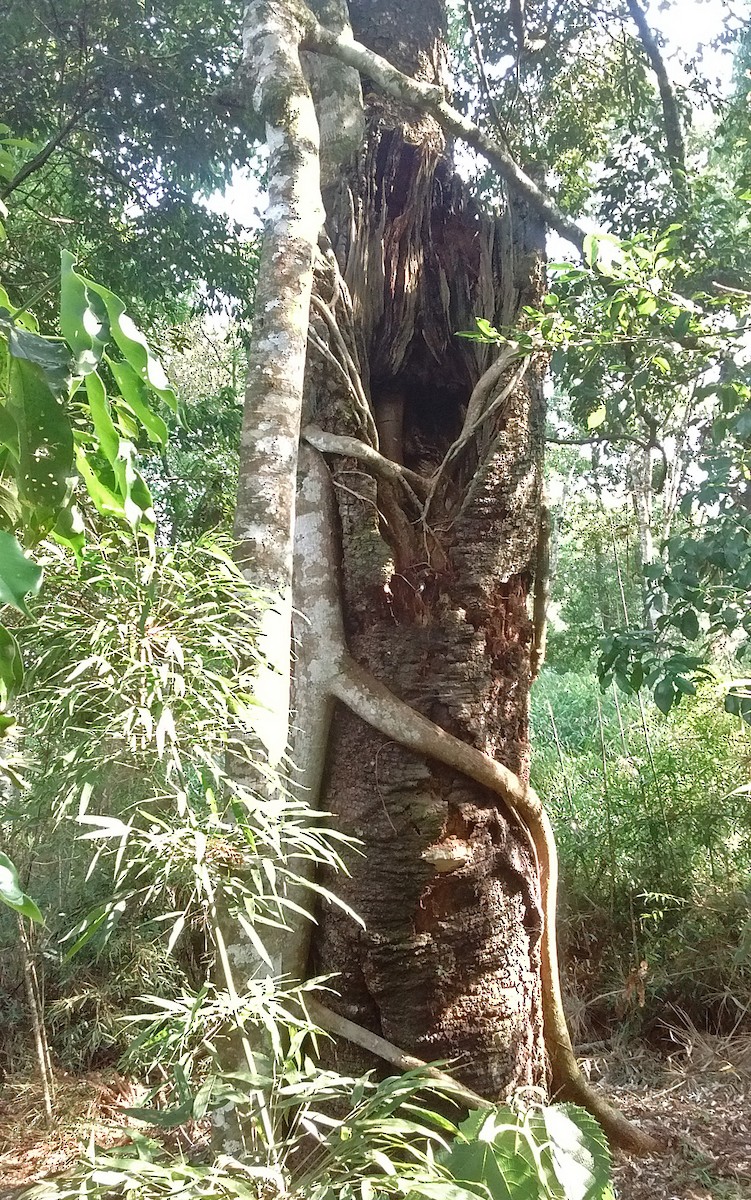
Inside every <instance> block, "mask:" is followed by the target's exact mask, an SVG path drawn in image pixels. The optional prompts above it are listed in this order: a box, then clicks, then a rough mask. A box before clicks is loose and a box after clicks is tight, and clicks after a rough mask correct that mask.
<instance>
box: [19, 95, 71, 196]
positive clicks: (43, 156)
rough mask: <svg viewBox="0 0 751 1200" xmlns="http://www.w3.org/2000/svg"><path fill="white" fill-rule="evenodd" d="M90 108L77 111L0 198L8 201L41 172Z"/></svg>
mask: <svg viewBox="0 0 751 1200" xmlns="http://www.w3.org/2000/svg"><path fill="white" fill-rule="evenodd" d="M90 107H91V106H90V105H88V106H87V107H85V108H79V109H76V111H75V112H74V113H73V115H72V116H70V117H68V120H67V121H66V122H65V123H64V124H63V125H61V126H60V128H59V129H58V131H57V133H55V134H54V135H53V136H52V137H51V138H50V140H49V141H48V142H47V145H46V146H43V147H42V149H41V150H40V151H39V153H38V154H35V155H34V157H33V158H30V159H29V161H28V162H27V163H25V164H24V165H23V166H22V167H21V170H20V171H18V172H17V173H16V174H15V175H14V176H13V178H12V179H11V180H10V181H9V182H8V183H6V185H5V187H4V188H2V189H0V197H2V199H3V200H6V199H7V198H8V196H10V194H11V192H15V190H16V188H17V187H20V186H21V184H22V183H23V182H24V180H25V179H28V178H29V176H30V175H33V174H34V172H35V171H39V170H41V168H42V167H43V166H44V164H45V163H46V162H47V160H48V159H49V158H50V157H51V156H52V155H53V154H54V152H55V150H57V148H58V146H60V145H61V144H62V143H63V142H64V141H65V139H66V138H67V136H68V134H70V133H72V131H73V129H74V128H75V126H76V125H77V124H78V122H79V121H80V119H81V117H82V116H83V114H84V113H85V112H87V111H88V108H90Z"/></svg>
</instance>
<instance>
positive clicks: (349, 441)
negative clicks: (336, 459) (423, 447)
mask: <svg viewBox="0 0 751 1200" xmlns="http://www.w3.org/2000/svg"><path fill="white" fill-rule="evenodd" d="M302 436H303V439H304V441H306V442H307V443H308V445H309V446H313V447H314V448H315V449H316V450H318V451H320V453H321V454H339V455H341V456H342V457H343V458H356V459H357V461H358V462H362V463H365V464H366V465H367V466H369V467H370V469H371V471H372V473H373V474H374V475H379V476H380V477H381V479H388V480H389V481H390V482H391V483H398V484H400V485H401V486H402V487H403V488H404V489H405V491H406V492H407V495H408V496H409V497H410V499H411V500H412V502H413V503H414V504H415V506H416V507H417V508H418V509H421V508H422V505H421V504H420V500H419V498H418V496H417V494H416V493H417V492H422V493H423V494H424V493H425V491H426V487H425V480H424V479H423V478H422V476H421V475H418V474H417V472H416V471H410V469H409V467H403V466H402V465H401V463H396V462H393V461H392V460H391V459H390V458H385V457H384V456H383V454H379V453H378V451H377V450H374V449H373V447H372V446H368V444H367V443H366V442H361V441H360V440H359V439H358V438H353V437H347V436H345V435H343V434H336V433H327V432H326V431H325V430H323V429H319V427H318V426H317V425H306V426H305V428H304V429H303V431H302Z"/></svg>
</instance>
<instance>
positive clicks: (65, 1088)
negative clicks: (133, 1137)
mask: <svg viewBox="0 0 751 1200" xmlns="http://www.w3.org/2000/svg"><path fill="white" fill-rule="evenodd" d="M55 1084H56V1096H55V1123H54V1126H53V1127H52V1128H51V1129H48V1128H47V1126H46V1124H45V1117H44V1104H43V1099H42V1089H41V1085H40V1084H39V1082H38V1080H37V1078H36V1077H34V1076H32V1077H29V1076H28V1075H15V1076H10V1077H8V1078H6V1080H5V1082H4V1083H3V1086H2V1088H0V1200H2V1197H3V1195H4V1193H5V1192H7V1193H8V1194H9V1195H12V1194H13V1193H14V1192H15V1190H16V1189H19V1188H22V1187H25V1186H28V1185H29V1184H31V1183H34V1182H36V1181H37V1180H40V1179H43V1178H44V1177H45V1176H49V1175H58V1174H60V1172H62V1171H65V1170H66V1169H67V1168H68V1167H70V1166H72V1164H73V1163H74V1162H75V1161H76V1159H77V1157H78V1155H79V1152H80V1148H81V1145H82V1143H86V1142H88V1141H89V1139H90V1138H92V1137H93V1138H94V1139H95V1140H96V1141H97V1142H98V1144H99V1145H102V1146H116V1145H118V1144H122V1143H123V1142H125V1141H126V1140H127V1137H126V1134H125V1133H124V1127H125V1126H127V1125H128V1123H130V1125H131V1126H132V1125H133V1124H135V1123H134V1122H133V1121H130V1122H129V1120H128V1118H127V1117H126V1115H125V1114H124V1113H123V1111H122V1110H123V1108H126V1107H128V1106H131V1105H132V1106H136V1105H138V1104H142V1103H143V1098H144V1095H145V1089H144V1088H139V1087H138V1086H137V1085H135V1084H133V1083H130V1082H128V1081H127V1080H125V1079H123V1078H122V1077H121V1076H119V1075H117V1074H116V1073H115V1072H113V1071H110V1072H96V1071H91V1072H89V1073H88V1074H86V1075H81V1076H75V1075H69V1074H67V1073H66V1072H64V1071H59V1072H57V1073H56V1075H55Z"/></svg>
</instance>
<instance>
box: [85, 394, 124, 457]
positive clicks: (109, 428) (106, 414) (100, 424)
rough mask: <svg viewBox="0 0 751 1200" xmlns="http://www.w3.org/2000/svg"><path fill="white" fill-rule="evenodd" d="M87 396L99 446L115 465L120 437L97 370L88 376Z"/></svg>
mask: <svg viewBox="0 0 751 1200" xmlns="http://www.w3.org/2000/svg"><path fill="white" fill-rule="evenodd" d="M86 396H87V398H88V401H89V412H90V413H91V420H92V423H93V426H94V432H95V433H96V435H97V437H98V438H99V447H100V449H101V451H102V454H103V455H104V457H105V458H106V459H107V462H108V463H110V465H111V466H114V465H115V463H116V462H117V453H118V450H119V447H120V438H119V436H118V433H117V430H116V429H115V426H114V424H113V422H112V417H111V415H110V407H109V400H108V399H107V392H106V389H105V386H104V384H103V383H102V380H101V378H100V376H99V374H98V372H97V371H91V372H90V373H89V374H88V375H87V376H86Z"/></svg>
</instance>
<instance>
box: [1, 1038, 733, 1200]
mask: <svg viewBox="0 0 751 1200" xmlns="http://www.w3.org/2000/svg"><path fill="white" fill-rule="evenodd" d="M584 1065H585V1068H586V1069H587V1070H588V1072H589V1073H590V1075H591V1078H592V1079H593V1081H598V1082H599V1083H600V1084H601V1086H603V1088H604V1089H605V1090H606V1092H607V1093H608V1095H609V1097H610V1099H611V1100H612V1101H613V1103H615V1104H617V1105H619V1106H620V1107H621V1108H622V1109H623V1110H624V1111H625V1112H626V1113H627V1115H628V1116H629V1117H632V1118H634V1119H635V1120H636V1121H637V1122H638V1123H639V1124H642V1125H643V1126H644V1127H646V1128H648V1129H650V1131H652V1132H655V1133H658V1134H660V1136H663V1137H664V1138H665V1139H666V1141H667V1143H668V1147H667V1150H666V1153H665V1154H664V1155H660V1156H655V1157H653V1158H648V1159H627V1158H619V1160H618V1161H617V1162H616V1165H615V1182H616V1195H617V1197H618V1200H751V1037H748V1036H746V1037H736V1038H712V1037H708V1036H706V1035H699V1034H696V1032H695V1031H694V1033H693V1035H692V1036H691V1037H688V1036H686V1037H685V1038H684V1045H683V1047H682V1048H681V1050H680V1052H679V1053H678V1054H676V1055H673V1056H671V1058H670V1059H668V1060H665V1059H664V1058H658V1057H657V1056H656V1055H655V1054H654V1053H653V1052H651V1051H649V1050H648V1049H646V1048H635V1047H629V1048H627V1049H626V1048H624V1049H621V1048H619V1049H612V1048H611V1049H603V1050H602V1051H601V1052H600V1053H599V1054H597V1055H596V1056H594V1055H593V1057H591V1058H589V1059H586V1060H585V1062H584ZM57 1083H58V1093H57V1103H56V1114H55V1123H54V1125H53V1126H52V1128H50V1129H47V1128H46V1127H45V1123H44V1118H43V1105H42V1096H41V1092H40V1090H39V1088H38V1086H37V1085H36V1083H35V1082H34V1080H33V1079H30V1078H29V1077H28V1076H25V1077H21V1076H16V1077H10V1078H7V1079H6V1081H5V1083H4V1085H3V1086H2V1088H0V1200H15V1197H16V1196H18V1195H19V1193H20V1192H21V1191H22V1190H23V1189H24V1188H25V1187H28V1186H29V1185H31V1184H32V1183H34V1182H37V1181H39V1180H41V1179H43V1178H45V1177H49V1176H55V1175H59V1174H61V1173H64V1172H65V1171H67V1170H69V1169H70V1168H71V1167H72V1166H73V1165H74V1163H75V1161H76V1157H77V1155H78V1154H79V1151H80V1148H81V1146H82V1145H83V1144H86V1143H88V1142H89V1140H90V1139H91V1138H92V1136H93V1138H94V1140H95V1141H96V1142H97V1143H98V1144H99V1145H100V1146H105V1147H112V1146H115V1145H117V1144H118V1143H122V1142H123V1141H124V1140H125V1138H124V1134H123V1125H124V1124H125V1122H124V1120H123V1114H122V1109H123V1107H126V1108H127V1107H138V1106H139V1105H141V1104H143V1101H144V1093H143V1091H142V1090H141V1089H139V1088H137V1087H136V1086H134V1085H133V1084H130V1083H128V1081H126V1080H124V1079H122V1077H120V1076H118V1075H116V1074H115V1073H114V1072H112V1071H109V1072H89V1073H88V1074H86V1075H82V1076H72V1075H66V1074H61V1075H60V1076H59V1077H58V1080H57ZM140 1128H141V1129H142V1130H143V1129H144V1127H143V1126H140ZM199 1140H202V1139H201V1137H200V1134H199Z"/></svg>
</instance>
